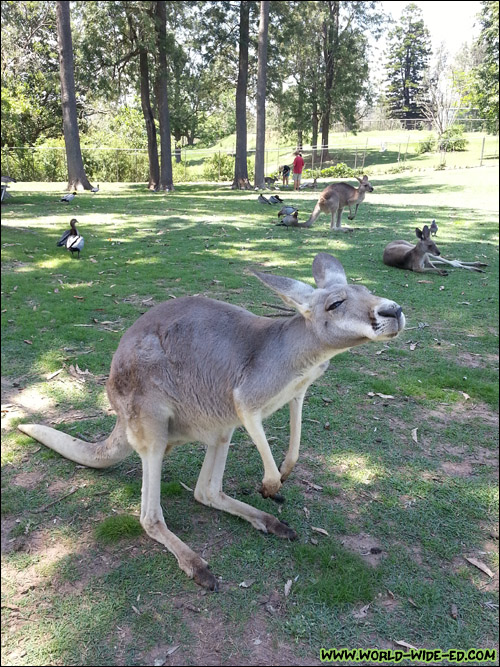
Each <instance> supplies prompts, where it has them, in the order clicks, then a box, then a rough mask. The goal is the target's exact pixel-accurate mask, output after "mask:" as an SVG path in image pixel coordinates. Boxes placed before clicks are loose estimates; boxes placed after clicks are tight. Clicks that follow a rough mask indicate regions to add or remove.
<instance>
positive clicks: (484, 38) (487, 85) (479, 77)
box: [471, 2, 499, 133]
mask: <svg viewBox="0 0 500 667" xmlns="http://www.w3.org/2000/svg"><path fill="white" fill-rule="evenodd" d="M481 5H482V7H481V13H480V15H479V17H480V22H481V34H480V35H479V39H478V41H477V48H478V49H479V51H480V52H481V53H482V61H481V63H480V64H479V65H478V66H477V67H475V68H474V70H473V88H472V95H471V98H472V99H471V102H472V104H473V105H474V106H476V107H477V108H478V109H479V112H480V115H481V117H482V118H485V119H486V125H487V129H488V131H489V132H492V133H494V132H498V113H499V105H498V94H499V87H498V86H499V83H498V82H499V65H498V31H499V21H498V14H499V5H498V2H482V3H481Z"/></svg>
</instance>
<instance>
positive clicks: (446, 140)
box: [439, 125, 469, 152]
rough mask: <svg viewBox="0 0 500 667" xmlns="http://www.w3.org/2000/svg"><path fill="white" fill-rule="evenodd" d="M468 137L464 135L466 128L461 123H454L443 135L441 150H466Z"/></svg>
mask: <svg viewBox="0 0 500 667" xmlns="http://www.w3.org/2000/svg"><path fill="white" fill-rule="evenodd" d="M468 143H469V142H468V141H467V138H466V137H464V128H463V127H462V126H461V125H452V126H451V127H449V128H448V129H447V130H446V132H444V133H443V134H442V135H441V138H440V140H439V150H440V151H447V152H453V151H465V150H466V148H467V144H468Z"/></svg>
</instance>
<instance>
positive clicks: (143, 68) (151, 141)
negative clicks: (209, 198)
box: [139, 48, 160, 190]
mask: <svg viewBox="0 0 500 667" xmlns="http://www.w3.org/2000/svg"><path fill="white" fill-rule="evenodd" d="M139 69H140V77H141V107H142V114H143V116H144V122H145V123H146V134H147V137H148V160H149V184H148V187H149V189H150V190H155V189H156V188H157V187H158V185H159V183H160V165H159V163H158V143H157V141H156V126H155V119H154V116H153V110H152V109H151V99H150V96H149V65H148V54H147V51H146V49H145V48H141V50H140V52H139Z"/></svg>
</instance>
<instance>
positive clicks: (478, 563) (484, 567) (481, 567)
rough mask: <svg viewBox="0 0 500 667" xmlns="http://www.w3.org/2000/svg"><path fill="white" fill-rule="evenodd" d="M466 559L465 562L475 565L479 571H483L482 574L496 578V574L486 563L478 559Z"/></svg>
mask: <svg viewBox="0 0 500 667" xmlns="http://www.w3.org/2000/svg"><path fill="white" fill-rule="evenodd" d="M464 558H465V560H467V561H469V563H470V564H471V565H474V566H475V567H477V568H478V569H479V570H481V572H484V573H485V574H487V575H488V577H493V576H494V574H493V572H492V571H491V570H490V568H489V567H488V566H487V565H485V564H484V563H482V562H481V561H480V560H477V558H469V557H468V556H464Z"/></svg>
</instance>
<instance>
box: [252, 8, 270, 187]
mask: <svg viewBox="0 0 500 667" xmlns="http://www.w3.org/2000/svg"><path fill="white" fill-rule="evenodd" d="M268 32H269V0H261V3H260V23H259V46H258V67H257V129H256V138H255V144H256V145H255V182H254V185H255V187H256V188H263V187H265V182H264V176H265V174H264V161H265V160H264V158H265V150H266V85H267V36H268Z"/></svg>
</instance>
